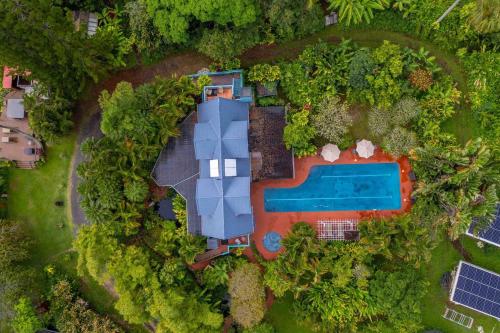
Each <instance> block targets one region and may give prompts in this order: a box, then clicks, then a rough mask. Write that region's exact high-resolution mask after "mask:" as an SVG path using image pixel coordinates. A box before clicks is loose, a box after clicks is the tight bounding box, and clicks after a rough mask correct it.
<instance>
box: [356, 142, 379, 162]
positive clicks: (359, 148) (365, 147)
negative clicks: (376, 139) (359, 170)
mask: <svg viewBox="0 0 500 333" xmlns="http://www.w3.org/2000/svg"><path fill="white" fill-rule="evenodd" d="M374 151H375V146H374V145H373V143H372V142H371V141H368V140H365V139H363V140H361V141H359V142H358V143H357V144H356V152H357V153H358V155H359V156H360V157H364V158H368V157H371V156H373V152H374Z"/></svg>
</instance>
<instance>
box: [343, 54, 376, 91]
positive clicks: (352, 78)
mask: <svg viewBox="0 0 500 333" xmlns="http://www.w3.org/2000/svg"><path fill="white" fill-rule="evenodd" d="M374 69H375V62H374V61H373V58H372V57H371V54H370V51H369V50H368V49H360V50H358V51H356V53H354V56H353V57H352V59H351V63H350V64H349V84H350V86H351V87H352V88H354V89H366V88H368V87H369V86H370V85H369V83H368V81H367V80H366V75H368V74H371V73H372V72H373V70H374Z"/></svg>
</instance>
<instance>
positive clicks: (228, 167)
mask: <svg viewBox="0 0 500 333" xmlns="http://www.w3.org/2000/svg"><path fill="white" fill-rule="evenodd" d="M224 174H225V175H226V177H236V160H235V159H234V158H226V159H225V160H224Z"/></svg>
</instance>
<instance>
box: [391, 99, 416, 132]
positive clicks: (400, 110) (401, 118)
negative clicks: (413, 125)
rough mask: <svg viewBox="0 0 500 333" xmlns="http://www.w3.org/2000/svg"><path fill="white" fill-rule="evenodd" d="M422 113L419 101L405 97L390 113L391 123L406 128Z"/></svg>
mask: <svg viewBox="0 0 500 333" xmlns="http://www.w3.org/2000/svg"><path fill="white" fill-rule="evenodd" d="M419 113H420V105H419V104H418V101H417V100H416V99H414V98H412V97H403V98H402V99H401V100H399V101H398V102H397V103H396V104H395V105H394V106H393V107H392V109H391V111H390V116H391V117H390V122H391V124H394V125H399V126H405V125H407V124H408V123H409V122H410V121H411V120H412V119H414V118H415V117H416V116H418V114H419Z"/></svg>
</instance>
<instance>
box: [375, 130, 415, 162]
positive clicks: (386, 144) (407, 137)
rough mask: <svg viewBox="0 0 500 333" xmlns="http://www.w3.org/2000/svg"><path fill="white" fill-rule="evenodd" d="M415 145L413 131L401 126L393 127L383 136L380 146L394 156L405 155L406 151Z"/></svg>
mask: <svg viewBox="0 0 500 333" xmlns="http://www.w3.org/2000/svg"><path fill="white" fill-rule="evenodd" d="M416 145H417V137H416V135H415V133H413V132H411V131H409V130H407V129H405V128H402V127H399V126H397V127H395V128H394V129H393V130H392V131H391V132H390V133H389V135H387V136H386V137H384V140H383V143H382V147H383V148H384V150H385V151H387V152H388V153H390V154H391V155H393V156H394V157H400V156H402V155H407V154H408V152H409V151H410V150H411V149H413V148H415V146H416Z"/></svg>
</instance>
